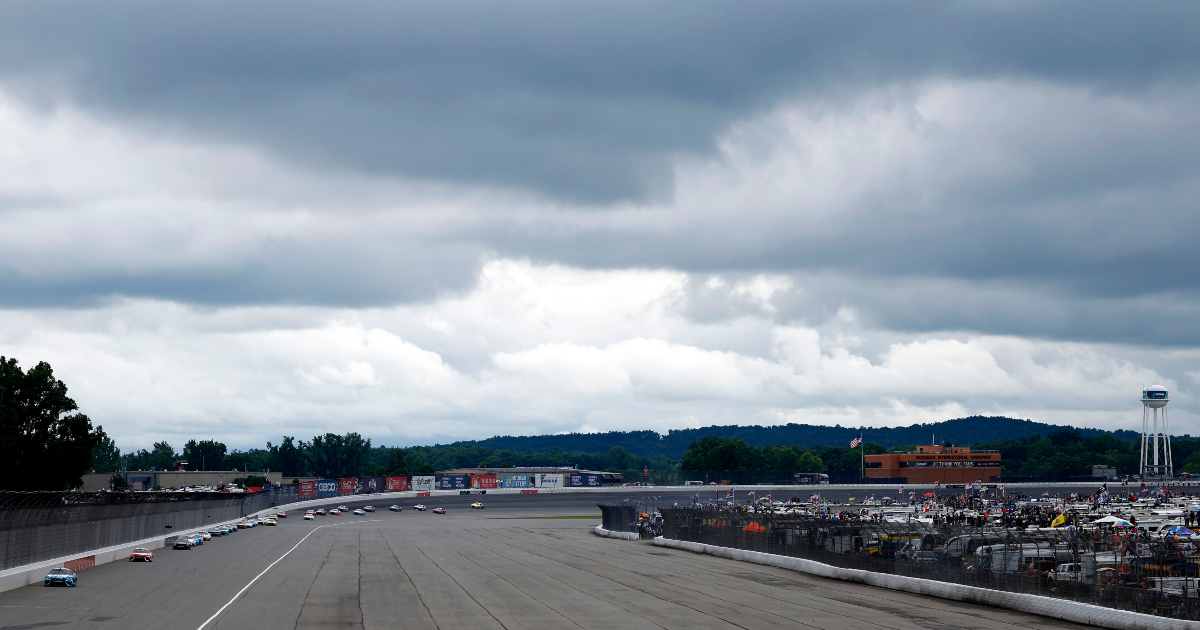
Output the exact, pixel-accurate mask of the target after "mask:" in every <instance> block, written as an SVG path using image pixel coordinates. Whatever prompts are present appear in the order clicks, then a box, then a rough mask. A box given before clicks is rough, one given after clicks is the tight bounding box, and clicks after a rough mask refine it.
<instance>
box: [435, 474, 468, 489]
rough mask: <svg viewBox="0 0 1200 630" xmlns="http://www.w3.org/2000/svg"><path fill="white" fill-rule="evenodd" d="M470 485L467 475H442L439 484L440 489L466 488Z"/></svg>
mask: <svg viewBox="0 0 1200 630" xmlns="http://www.w3.org/2000/svg"><path fill="white" fill-rule="evenodd" d="M469 487H470V486H469V485H468V484H467V476H466V475H442V479H441V483H440V484H438V490H466V489H467V488H469Z"/></svg>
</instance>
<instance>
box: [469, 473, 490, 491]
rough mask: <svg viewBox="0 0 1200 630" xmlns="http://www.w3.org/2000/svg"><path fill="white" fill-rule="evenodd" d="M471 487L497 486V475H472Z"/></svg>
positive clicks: (488, 488)
mask: <svg viewBox="0 0 1200 630" xmlns="http://www.w3.org/2000/svg"><path fill="white" fill-rule="evenodd" d="M471 487H472V488H474V489H476V490H490V489H493V488H495V487H496V475H471Z"/></svg>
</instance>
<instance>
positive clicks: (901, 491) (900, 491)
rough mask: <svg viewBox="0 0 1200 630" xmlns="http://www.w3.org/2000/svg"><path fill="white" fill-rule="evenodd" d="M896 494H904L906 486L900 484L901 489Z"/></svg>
mask: <svg viewBox="0 0 1200 630" xmlns="http://www.w3.org/2000/svg"><path fill="white" fill-rule="evenodd" d="M896 494H904V486H900V490H898V491H897V492H896Z"/></svg>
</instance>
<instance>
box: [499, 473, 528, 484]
mask: <svg viewBox="0 0 1200 630" xmlns="http://www.w3.org/2000/svg"><path fill="white" fill-rule="evenodd" d="M496 482H497V484H498V485H499V487H501V488H532V487H533V486H532V485H530V483H529V475H526V474H524V473H521V474H517V473H503V474H501V475H497V480H496Z"/></svg>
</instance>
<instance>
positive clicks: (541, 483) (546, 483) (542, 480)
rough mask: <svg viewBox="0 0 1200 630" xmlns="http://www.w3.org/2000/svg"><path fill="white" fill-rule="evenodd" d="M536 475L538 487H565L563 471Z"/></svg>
mask: <svg viewBox="0 0 1200 630" xmlns="http://www.w3.org/2000/svg"><path fill="white" fill-rule="evenodd" d="M534 477H535V478H536V479H537V487H539V488H561V487H563V476H562V474H561V473H546V474H542V473H538V474H536V475H534Z"/></svg>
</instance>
